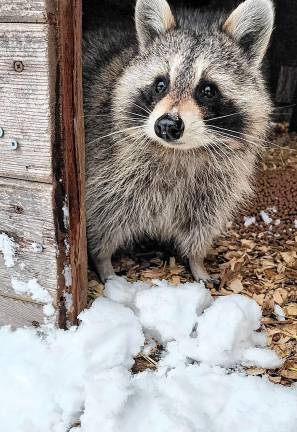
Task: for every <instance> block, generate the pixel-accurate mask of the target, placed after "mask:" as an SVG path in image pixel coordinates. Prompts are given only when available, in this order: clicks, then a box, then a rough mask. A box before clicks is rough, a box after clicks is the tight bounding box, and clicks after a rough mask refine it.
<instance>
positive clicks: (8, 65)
mask: <svg viewBox="0 0 297 432" xmlns="http://www.w3.org/2000/svg"><path fill="white" fill-rule="evenodd" d="M5 1H6V0H5ZM54 47H55V42H54V34H53V28H52V27H51V26H48V25H44V24H9V23H8V24H0V127H1V128H2V129H3V131H4V135H3V137H2V138H0V176H3V177H14V178H23V179H30V180H34V181H42V182H51V178H52V143H53V140H54V115H55V111H54V110H55V94H54V87H55V73H56V68H55V62H56V58H55V54H54V52H53V51H54V49H55V48H54ZM16 62H19V63H16ZM13 140H16V141H17V142H18V146H17V148H16V149H14V147H13V144H12V142H13Z"/></svg>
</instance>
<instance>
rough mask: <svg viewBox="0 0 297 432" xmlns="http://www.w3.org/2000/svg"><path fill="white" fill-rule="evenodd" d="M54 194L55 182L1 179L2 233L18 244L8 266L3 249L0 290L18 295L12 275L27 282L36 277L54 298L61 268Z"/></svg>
mask: <svg viewBox="0 0 297 432" xmlns="http://www.w3.org/2000/svg"><path fill="white" fill-rule="evenodd" d="M52 195H53V187H52V185H48V184H42V183H36V182H27V181H22V180H14V179H3V178H0V235H1V234H2V233H4V234H6V235H8V237H9V238H11V239H13V241H14V243H15V256H14V258H13V261H14V263H13V265H11V266H7V265H5V262H4V254H3V251H2V252H1V248H0V293H6V294H15V292H14V290H13V287H12V283H11V280H12V278H16V279H18V280H21V281H25V282H28V281H29V280H31V279H34V278H35V279H37V281H38V283H39V284H40V285H41V286H42V287H43V288H45V289H46V290H47V291H48V292H50V294H51V295H52V297H53V300H54V301H55V299H56V293H57V271H58V270H57V247H56V238H55V222H54V214H53V208H52V202H53V197H52ZM0 245H1V243H0ZM23 298H25V299H26V298H28V297H27V296H25V295H24V296H23Z"/></svg>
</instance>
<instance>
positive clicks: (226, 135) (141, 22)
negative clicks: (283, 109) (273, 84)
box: [114, 0, 274, 151]
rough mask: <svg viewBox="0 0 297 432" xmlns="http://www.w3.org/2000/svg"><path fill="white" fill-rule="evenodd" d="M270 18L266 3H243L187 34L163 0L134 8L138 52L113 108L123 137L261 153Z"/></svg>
mask: <svg viewBox="0 0 297 432" xmlns="http://www.w3.org/2000/svg"><path fill="white" fill-rule="evenodd" d="M273 18H274V10H273V6H272V3H271V1H270V0H246V1H245V2H244V3H242V4H241V5H240V6H239V7H238V8H237V9H236V10H235V11H234V12H233V13H232V14H231V15H230V16H229V17H228V18H227V19H225V20H222V22H219V21H218V22H217V23H216V24H213V25H211V27H207V26H206V25H205V24H203V22H201V23H200V25H203V28H201V29H200V28H199V22H197V25H196V27H194V28H193V27H192V28H191V27H190V26H189V25H185V24H184V25H183V22H182V21H181V22H179V23H178V24H176V19H175V17H174V16H173V14H172V12H171V10H170V7H169V5H168V3H167V2H166V1H165V0H151V1H149V0H138V1H137V4H136V28H137V34H138V39H139V44H140V52H139V55H138V56H137V57H136V58H135V59H134V61H133V63H132V64H131V65H130V66H129V67H128V68H127V69H126V70H125V72H124V74H123V76H122V78H121V80H120V83H119V85H118V86H117V88H116V91H115V96H116V97H115V102H114V111H115V112H116V116H117V119H118V120H119V121H120V123H121V126H122V127H124V128H126V133H128V134H130V135H131V136H132V137H135V138H137V140H136V144H140V143H143V142H145V143H148V142H152V141H153V142H157V143H159V144H161V145H163V146H165V147H171V148H175V149H181V150H187V149H192V148H198V147H208V146H212V147H214V148H215V147H216V146H217V145H219V146H220V148H221V151H223V150H224V148H226V149H227V150H228V149H230V148H231V149H238V148H242V147H250V148H258V147H261V140H260V139H259V138H260V137H261V136H262V134H263V133H264V132H265V130H266V126H267V120H268V115H269V112H270V102H269V98H268V96H267V92H266V90H265V87H264V84H263V80H262V76H261V72H260V65H261V61H262V59H263V56H264V54H265V52H266V49H267V46H268V43H269V39H270V35H271V31H272V27H273ZM193 21H194V20H193ZM192 26H193V24H192ZM141 137H143V140H141Z"/></svg>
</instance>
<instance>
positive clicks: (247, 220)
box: [244, 216, 256, 227]
mask: <svg viewBox="0 0 297 432" xmlns="http://www.w3.org/2000/svg"><path fill="white" fill-rule="evenodd" d="M255 223H256V217H255V216H245V217H244V226H246V227H249V226H250V225H253V224H255Z"/></svg>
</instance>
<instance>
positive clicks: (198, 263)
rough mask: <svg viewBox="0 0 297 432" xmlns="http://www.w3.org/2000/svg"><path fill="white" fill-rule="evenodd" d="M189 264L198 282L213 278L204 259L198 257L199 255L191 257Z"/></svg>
mask: <svg viewBox="0 0 297 432" xmlns="http://www.w3.org/2000/svg"><path fill="white" fill-rule="evenodd" d="M189 264H190V268H191V271H192V274H193V276H194V279H195V280H196V281H197V282H200V281H203V282H207V281H209V280H210V279H211V276H210V275H209V274H208V273H207V271H206V269H205V267H204V263H203V259H202V258H197V257H189Z"/></svg>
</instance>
